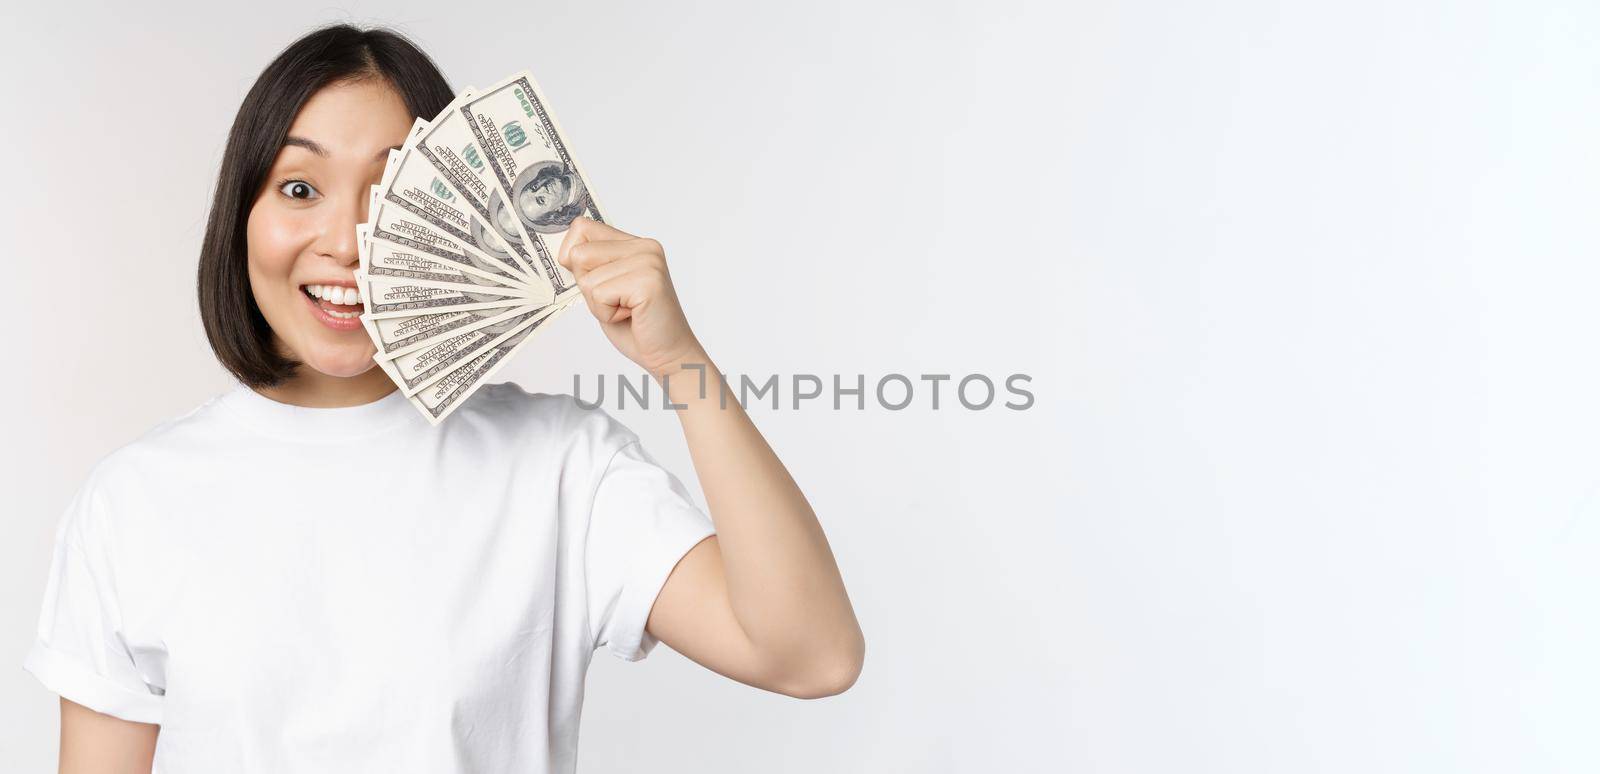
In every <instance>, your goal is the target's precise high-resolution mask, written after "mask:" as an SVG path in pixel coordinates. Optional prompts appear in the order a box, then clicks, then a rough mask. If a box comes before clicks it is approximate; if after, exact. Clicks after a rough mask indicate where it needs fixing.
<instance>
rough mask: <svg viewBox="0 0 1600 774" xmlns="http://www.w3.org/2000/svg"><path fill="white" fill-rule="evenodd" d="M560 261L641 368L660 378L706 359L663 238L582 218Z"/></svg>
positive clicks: (617, 343)
mask: <svg viewBox="0 0 1600 774" xmlns="http://www.w3.org/2000/svg"><path fill="white" fill-rule="evenodd" d="M556 262H557V263H560V264H561V265H562V266H564V267H566V269H567V271H570V272H572V277H573V279H574V280H576V281H577V283H578V290H579V291H580V292H581V293H582V294H583V300H584V302H585V303H587V304H588V305H589V311H590V312H593V313H594V317H595V319H596V320H599V321H600V329H601V330H602V331H604V332H605V334H606V338H607V339H610V340H611V344H612V346H615V347H616V348H617V351H618V352H621V353H622V354H623V356H625V357H627V358H628V359H629V360H632V361H633V362H634V363H636V364H638V366H639V367H640V368H643V369H645V370H646V371H648V372H650V374H651V375H652V376H654V377H656V378H658V379H659V378H660V377H661V375H662V374H666V373H671V372H674V371H676V370H677V367H678V366H679V365H681V364H683V363H692V362H698V363H704V362H706V360H705V356H704V352H703V350H702V349H701V348H700V342H699V341H698V340H697V339H696V338H695V336H694V332H693V331H691V330H689V321H688V320H687V319H686V318H685V317H684V315H683V307H682V306H680V305H679V303H678V292H677V291H676V290H674V289H673V287H672V276H671V275H670V274H668V273H667V255H666V252H665V251H664V250H663V249H662V247H661V243H660V242H657V241H656V240H654V239H650V238H648V237H637V236H634V235H632V234H629V233H627V232H624V231H621V230H618V229H616V228H613V227H611V226H609V225H606V224H604V223H601V222H599V221H597V220H591V219H589V218H584V217H579V218H577V219H576V220H573V221H572V225H571V227H569V228H568V229H567V233H566V236H565V237H563V238H562V240H561V249H560V250H559V251H558V252H557V253H556Z"/></svg>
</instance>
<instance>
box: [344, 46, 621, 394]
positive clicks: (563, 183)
mask: <svg viewBox="0 0 1600 774" xmlns="http://www.w3.org/2000/svg"><path fill="white" fill-rule="evenodd" d="M579 215H582V216H585V217H589V218H593V219H595V220H599V221H604V218H602V217H601V215H600V206H599V204H598V203H596V202H595V197H594V191H593V189H592V188H590V186H589V184H588V175H586V174H584V173H583V171H582V168H581V167H579V166H578V162H577V160H576V159H575V158H573V157H572V154H571V147H570V145H569V144H568V143H567V141H566V139H565V135H564V134H563V133H562V131H561V129H560V125H559V124H557V123H556V119H555V115H554V114H552V113H551V112H550V106H549V103H548V102H546V101H545V99H544V96H543V95H542V94H540V92H539V87H538V85H537V84H536V83H535V82H534V80H533V76H531V75H529V74H528V73H527V72H522V73H518V74H517V75H513V76H511V77H510V78H507V79H505V80H503V81H501V82H500V83H498V84H496V85H494V86H493V87H490V88H488V89H483V90H478V89H474V88H471V87H468V88H467V89H466V90H465V91H463V92H462V93H461V94H459V95H457V96H456V99H455V101H454V102H452V103H450V106H449V107H447V108H445V109H444V112H442V113H440V114H439V115H437V116H434V117H433V119H432V120H430V121H424V120H422V119H420V118H419V119H417V122H416V124H414V125H413V126H412V128H411V134H410V135H409V136H408V137H407V138H406V142H405V145H404V146H403V147H402V148H401V149H400V150H397V151H390V152H389V162H388V166H387V167H386V168H385V169H384V173H383V182H382V183H380V184H378V185H376V186H373V187H372V201H371V202H370V207H369V209H368V216H367V222H366V223H365V224H362V225H360V226H357V227H356V236H357V243H358V244H359V246H360V256H361V268H360V270H359V271H357V272H356V283H357V284H358V285H359V286H360V290H361V300H362V305H363V306H364V307H365V313H364V314H362V315H361V322H362V324H363V325H364V326H365V327H366V329H367V333H368V334H369V335H371V337H372V341H373V343H374V344H376V345H377V348H378V352H377V354H376V355H375V356H374V357H373V359H374V360H376V361H377V362H378V365H379V366H381V367H382V368H383V370H384V372H385V373H387V374H388V375H389V378H391V379H393V380H394V382H395V384H396V385H399V387H400V390H401V392H402V393H404V394H405V396H406V397H407V399H409V400H410V401H411V405H413V406H416V407H417V409H418V410H419V411H421V412H422V414H423V415H424V416H426V417H427V418H428V421H429V422H432V423H434V424H438V423H439V422H441V421H443V420H444V418H445V417H447V416H449V415H450V412H452V411H454V410H455V409H456V407H457V406H460V405H461V404H462V403H463V402H465V401H466V400H467V398H469V397H471V396H472V394H473V392H475V391H476V390H477V389H478V387H479V386H480V385H482V384H484V383H485V382H486V381H487V380H488V379H489V377H491V376H493V375H494V373H495V371H497V370H499V369H500V367H501V366H503V365H505V363H506V361H508V360H510V359H511V356H512V355H515V354H516V352H517V350H519V349H521V348H522V347H523V346H525V345H526V344H527V343H528V341H530V340H531V339H532V338H533V337H534V334H536V333H537V332H538V331H539V330H541V329H542V328H544V327H545V326H548V325H549V323H550V321H551V320H552V319H554V318H555V317H556V316H558V315H560V314H561V313H562V312H563V311H565V310H566V308H567V307H569V306H571V305H572V304H573V303H574V302H575V301H577V300H578V299H579V294H578V288H577V285H576V283H574V281H573V278H572V274H571V273H569V272H568V271H567V270H566V269H564V268H562V267H561V265H560V264H557V263H556V251H557V250H558V249H559V248H560V246H561V239H562V237H563V236H564V235H565V234H566V231H567V227H568V226H569V225H570V224H571V223H572V221H573V219H574V218H576V217H578V216H579Z"/></svg>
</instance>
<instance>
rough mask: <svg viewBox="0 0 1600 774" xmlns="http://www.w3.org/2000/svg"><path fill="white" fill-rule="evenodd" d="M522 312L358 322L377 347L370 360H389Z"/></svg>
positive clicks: (494, 309) (478, 311)
mask: <svg viewBox="0 0 1600 774" xmlns="http://www.w3.org/2000/svg"><path fill="white" fill-rule="evenodd" d="M523 309H524V307H521V306H513V307H491V308H488V309H467V310H464V311H459V312H458V311H446V312H435V313H433V314H419V315H414V316H411V317H378V318H370V317H368V316H367V315H365V314H363V315H361V318H360V319H361V324H362V326H364V327H365V328H366V329H367V335H369V336H371V337H372V343H373V344H374V345H376V346H377V348H378V353H377V354H376V355H373V357H374V358H377V359H380V360H391V359H393V358H394V357H395V356H396V355H399V354H400V353H402V352H409V351H411V350H413V349H416V348H418V347H421V346H426V345H428V344H432V343H433V342H435V341H438V340H440V339H443V338H444V337H446V336H452V335H455V334H458V333H461V332H462V331H463V330H465V329H466V328H469V327H471V326H474V325H478V324H480V323H483V322H485V321H487V320H492V319H494V318H497V317H500V316H502V315H507V314H512V313H514V312H516V311H519V310H523Z"/></svg>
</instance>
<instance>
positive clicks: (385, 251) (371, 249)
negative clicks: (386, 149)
mask: <svg viewBox="0 0 1600 774" xmlns="http://www.w3.org/2000/svg"><path fill="white" fill-rule="evenodd" d="M356 252H357V254H358V255H359V256H360V263H361V270H362V271H364V272H366V273H367V276H369V277H394V278H398V279H417V280H426V281H429V282H443V283H450V284H456V285H482V286H485V287H488V288H505V289H506V290H507V291H510V292H515V293H519V294H524V293H526V294H530V295H531V293H529V291H528V289H527V288H526V287H525V286H521V285H518V286H516V287H512V286H510V285H505V284H503V283H499V282H496V281H494V280H491V279H487V278H485V277H481V276H479V275H477V274H469V273H467V272H465V271H462V270H461V268H460V267H459V266H456V265H454V264H448V263H445V262H443V261H440V260H437V259H435V258H434V257H433V256H431V255H428V254H426V253H423V252H421V251H419V250H413V249H411V248H409V247H402V246H400V245H397V244H394V243H393V242H374V241H372V227H371V226H368V225H366V224H365V223H363V224H361V225H358V226H356Z"/></svg>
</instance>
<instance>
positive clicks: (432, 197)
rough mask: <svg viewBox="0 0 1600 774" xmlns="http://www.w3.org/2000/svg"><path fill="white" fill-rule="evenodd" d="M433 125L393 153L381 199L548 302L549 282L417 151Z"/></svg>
mask: <svg viewBox="0 0 1600 774" xmlns="http://www.w3.org/2000/svg"><path fill="white" fill-rule="evenodd" d="M427 126H428V123H427V122H426V121H424V120H422V119H420V118H419V119H417V120H416V123H414V124H413V125H412V134H411V136H410V138H408V139H407V141H406V142H407V145H406V147H405V148H403V149H402V150H400V151H391V152H390V154H389V159H390V161H389V165H388V167H387V168H386V170H385V172H384V177H383V182H381V183H379V185H378V188H379V199H380V200H381V201H383V202H386V203H388V204H391V205H394V206H395V207H399V208H400V209H402V210H405V211H406V212H409V213H411V215H413V216H414V217H416V218H417V219H418V220H421V221H423V222H425V223H427V224H428V225H429V226H432V227H433V230H434V231H437V232H438V233H440V234H443V235H445V236H448V237H450V239H451V240H453V241H454V242H455V243H456V244H458V245H461V247H462V250H463V252H464V253H472V254H476V255H477V256H478V257H480V258H483V259H487V260H491V261H493V262H494V263H495V264H496V265H497V268H501V269H504V270H506V271H508V272H513V273H515V274H516V275H517V278H518V281H519V282H520V283H521V284H522V285H523V286H525V287H527V288H529V290H530V293H529V297H530V298H532V299H534V301H535V302H537V303H548V302H549V301H550V299H552V298H554V293H552V292H551V290H550V288H549V287H548V286H547V285H546V283H544V282H543V281H542V279H541V278H539V277H538V275H534V274H531V273H530V270H529V269H528V268H527V267H526V266H525V265H523V264H520V263H518V262H517V260H516V259H515V258H513V257H512V255H511V251H510V249H509V248H507V247H506V246H505V243H504V242H502V241H501V240H500V237H499V236H497V235H496V234H495V233H494V231H493V229H490V228H488V227H487V226H484V225H483V224H482V223H479V222H477V216H476V214H474V213H473V211H472V208H471V207H469V206H467V205H466V204H465V202H464V201H463V200H462V198H461V197H459V196H457V195H456V194H455V192H454V191H452V190H451V189H450V187H449V186H448V185H446V184H445V182H444V180H443V179H441V178H440V175H439V172H438V170H436V169H434V168H433V165H431V164H429V163H428V160H427V159H425V158H423V157H422V156H421V154H418V153H416V152H414V148H413V146H412V145H411V144H412V143H414V142H416V140H417V138H418V137H419V135H420V134H421V132H422V131H423V130H424V129H426V128H427Z"/></svg>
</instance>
